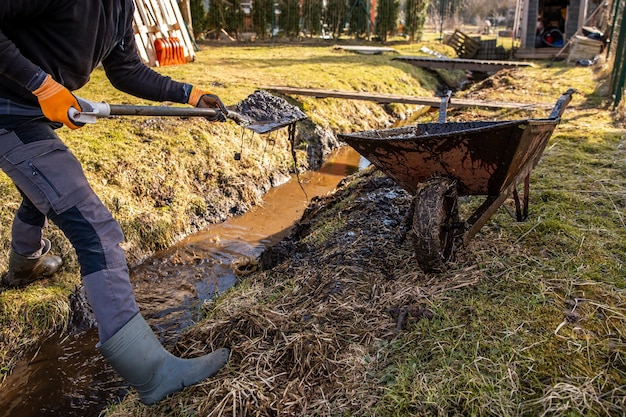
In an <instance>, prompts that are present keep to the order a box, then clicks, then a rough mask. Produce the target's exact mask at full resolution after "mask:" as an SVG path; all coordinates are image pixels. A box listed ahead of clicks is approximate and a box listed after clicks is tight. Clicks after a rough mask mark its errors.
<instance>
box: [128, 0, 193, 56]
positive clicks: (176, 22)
mask: <svg viewBox="0 0 626 417" xmlns="http://www.w3.org/2000/svg"><path fill="white" fill-rule="evenodd" d="M133 29H134V32H135V42H136V43H137V50H138V51H139V56H140V57H141V59H142V60H143V61H144V62H145V63H146V64H148V65H150V66H158V65H159V62H158V60H157V55H156V51H155V47H154V42H155V41H156V40H157V39H159V38H164V39H168V38H177V39H179V40H180V43H181V45H182V47H183V51H184V54H185V60H186V61H187V62H191V61H193V60H195V58H196V55H195V51H194V44H193V40H192V39H191V35H190V34H189V31H188V30H187V26H186V25H185V21H184V20H183V17H182V14H181V12H180V8H179V7H178V2H177V1H176V0H135V15H134V19H133Z"/></svg>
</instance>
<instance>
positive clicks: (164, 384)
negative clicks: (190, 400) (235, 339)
mask: <svg viewBox="0 0 626 417" xmlns="http://www.w3.org/2000/svg"><path fill="white" fill-rule="evenodd" d="M96 348H97V349H98V350H99V351H100V353H101V354H102V356H104V358H105V359H106V361H107V362H108V363H109V364H110V365H111V366H112V367H113V369H115V370H116V371H117V373H119V374H120V375H121V376H122V377H123V378H124V379H125V380H126V381H127V382H128V383H129V384H130V385H131V386H132V387H133V388H134V389H135V390H137V392H138V393H139V395H140V400H141V402H142V403H144V404H148V405H150V404H154V403H156V402H157V401H159V400H161V399H162V398H164V397H165V396H167V395H169V394H171V393H173V392H177V391H181V390H182V389H183V388H185V387H188V386H191V385H194V384H197V383H198V382H200V381H202V380H204V379H206V378H209V377H211V376H213V375H215V374H216V373H217V372H218V371H219V370H220V369H221V368H222V367H223V366H224V365H225V364H226V362H227V361H228V357H229V355H230V350H228V349H225V348H222V349H218V350H216V351H215V352H212V353H209V354H208V355H205V356H201V357H198V358H193V359H181V358H178V357H176V356H174V355H172V354H171V353H169V352H168V351H167V350H165V349H164V348H163V346H161V343H160V342H159V341H158V340H157V338H156V336H155V335H154V333H152V330H151V329H150V326H149V325H148V323H146V321H145V320H144V318H143V317H142V316H141V314H137V315H136V316H135V317H133V318H132V319H131V320H130V321H129V322H128V323H127V324H126V325H124V327H122V328H121V329H120V330H118V332H117V333H115V334H114V335H113V336H112V337H111V338H110V339H109V340H107V341H106V342H104V343H98V344H97V345H96Z"/></svg>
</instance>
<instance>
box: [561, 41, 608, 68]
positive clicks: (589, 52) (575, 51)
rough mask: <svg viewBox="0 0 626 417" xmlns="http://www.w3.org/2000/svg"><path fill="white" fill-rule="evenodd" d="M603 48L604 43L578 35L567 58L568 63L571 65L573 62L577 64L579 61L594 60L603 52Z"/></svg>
mask: <svg viewBox="0 0 626 417" xmlns="http://www.w3.org/2000/svg"><path fill="white" fill-rule="evenodd" d="M603 47H604V42H602V41H599V40H595V39H589V38H587V37H585V36H579V35H577V36H576V37H575V38H574V43H573V44H572V48H571V49H570V52H569V55H568V57H567V63H568V64H571V63H572V62H576V61H578V60H579V59H583V60H591V59H594V58H595V57H596V56H597V55H599V54H600V53H601V52H602V48H603Z"/></svg>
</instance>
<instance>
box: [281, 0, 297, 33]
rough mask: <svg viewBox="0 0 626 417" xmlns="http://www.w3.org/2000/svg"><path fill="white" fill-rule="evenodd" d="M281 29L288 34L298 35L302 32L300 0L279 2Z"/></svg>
mask: <svg viewBox="0 0 626 417" xmlns="http://www.w3.org/2000/svg"><path fill="white" fill-rule="evenodd" d="M279 10H280V20H279V21H278V23H279V26H280V29H281V30H283V31H284V32H285V34H287V36H297V35H298V33H299V32H300V0H282V1H281V2H280V4H279Z"/></svg>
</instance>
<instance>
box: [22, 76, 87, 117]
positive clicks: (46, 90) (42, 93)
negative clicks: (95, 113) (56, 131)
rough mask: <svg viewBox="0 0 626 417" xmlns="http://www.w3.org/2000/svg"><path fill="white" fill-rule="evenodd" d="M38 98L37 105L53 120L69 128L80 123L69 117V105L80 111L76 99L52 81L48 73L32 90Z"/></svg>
mask: <svg viewBox="0 0 626 417" xmlns="http://www.w3.org/2000/svg"><path fill="white" fill-rule="evenodd" d="M33 94H34V95H35V96H37V100H39V106H40V107H41V111H43V114H44V116H46V117H47V118H48V120H51V121H53V122H60V123H63V124H64V125H65V126H67V127H69V128H70V129H78V128H79V127H81V126H82V125H80V124H76V123H74V122H73V121H72V120H71V119H70V117H69V110H70V108H71V107H73V108H75V109H76V110H78V111H81V110H82V109H81V107H80V104H78V100H76V97H74V95H73V94H72V93H70V91H69V90H68V89H67V88H65V87H64V86H62V85H61V84H59V83H58V82H56V81H54V79H52V77H51V76H50V75H48V76H47V77H46V79H45V80H44V81H43V83H41V85H40V86H39V88H37V89H36V90H35V91H33Z"/></svg>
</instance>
